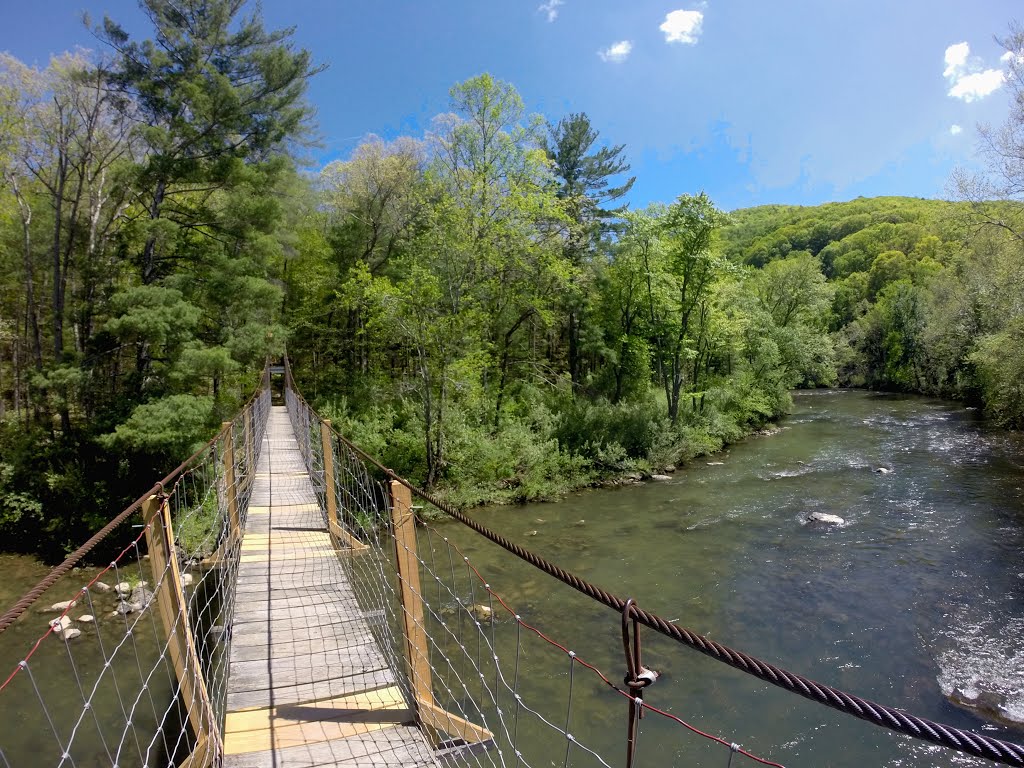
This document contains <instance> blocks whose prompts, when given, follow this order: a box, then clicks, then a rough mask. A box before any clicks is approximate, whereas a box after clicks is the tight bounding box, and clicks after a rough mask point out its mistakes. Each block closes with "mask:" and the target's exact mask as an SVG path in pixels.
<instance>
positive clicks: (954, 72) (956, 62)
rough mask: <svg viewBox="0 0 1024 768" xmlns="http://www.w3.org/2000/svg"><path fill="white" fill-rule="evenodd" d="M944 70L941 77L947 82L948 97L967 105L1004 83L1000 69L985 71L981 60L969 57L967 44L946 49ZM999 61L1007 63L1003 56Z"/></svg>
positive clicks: (1003, 75)
mask: <svg viewBox="0 0 1024 768" xmlns="http://www.w3.org/2000/svg"><path fill="white" fill-rule="evenodd" d="M943 60H944V61H945V62H946V69H945V70H943V72H942V75H943V77H945V78H946V79H947V80H949V91H948V93H949V95H950V96H952V97H953V98H954V99H960V100H961V101H966V102H968V103H970V102H972V101H976V100H977V99H983V98H985V97H986V96H988V95H989V94H990V93H992V92H993V91H996V90H998V89H999V87H1000V86H1002V84H1003V83H1004V82H1005V81H1006V74H1005V73H1004V72H1003V70H1001V69H985V68H984V64H983V63H982V61H981V59H980V58H978V57H977V56H974V57H973V58H972V57H971V47H970V46H969V45H968V44H967V43H954V44H953V45H951V46H949V47H948V48H946V55H945V57H944V58H943ZM1000 61H1008V59H1007V58H1006V56H1005V55H1004V56H1003V57H1002V58H1000Z"/></svg>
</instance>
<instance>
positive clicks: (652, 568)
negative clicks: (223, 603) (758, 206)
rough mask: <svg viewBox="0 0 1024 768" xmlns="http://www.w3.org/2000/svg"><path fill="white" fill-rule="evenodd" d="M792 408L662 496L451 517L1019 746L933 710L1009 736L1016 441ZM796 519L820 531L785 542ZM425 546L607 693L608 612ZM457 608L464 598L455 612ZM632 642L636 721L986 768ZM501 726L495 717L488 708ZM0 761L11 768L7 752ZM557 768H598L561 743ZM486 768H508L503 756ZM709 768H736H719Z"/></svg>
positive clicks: (803, 403) (7, 579)
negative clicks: (648, 674)
mask: <svg viewBox="0 0 1024 768" xmlns="http://www.w3.org/2000/svg"><path fill="white" fill-rule="evenodd" d="M794 401H795V408H794V412H793V414H792V415H791V416H790V417H789V418H787V419H785V420H784V421H783V422H781V424H780V427H781V431H779V432H778V433H777V434H775V435H772V436H766V437H755V438H751V439H749V440H747V441H745V442H743V443H741V444H739V445H735V446H733V447H731V448H730V449H729V450H728V451H726V452H724V453H723V454H721V455H718V456H714V457H708V458H706V459H701V460H698V461H696V462H694V463H693V464H692V465H691V466H689V467H686V468H684V469H681V470H680V471H678V472H676V473H675V474H673V475H672V477H671V479H669V480H664V481H652V482H648V483H645V484H643V485H639V486H632V487H624V488H619V489H611V490H596V491H585V492H581V493H577V494H573V495H571V496H570V497H568V498H567V499H565V500H563V501H561V502H558V503H554V504H535V505H526V506H517V507H497V508H485V509H480V510H476V511H475V512H474V515H475V516H476V517H477V519H479V520H481V521H482V522H483V523H485V524H486V525H488V526H490V527H492V528H493V529H495V530H497V531H499V532H501V533H503V534H505V535H507V536H509V537H510V538H512V539H514V540H516V541H518V542H520V543H523V544H525V545H527V546H529V547H530V548H531V549H533V550H535V551H537V552H538V553H540V554H542V555H544V556H545V557H547V558H549V559H551V560H553V561H554V562H556V563H558V564H559V565H561V566H563V567H565V568H567V569H569V570H571V571H573V572H575V573H577V574H579V575H581V576H583V577H585V578H587V579H589V580H591V581H593V582H594V583H596V584H598V585H599V586H601V587H604V588H606V589H608V590H610V591H612V592H614V593H616V594H618V595H620V596H624V597H625V596H630V597H633V598H634V599H635V600H636V601H637V602H638V604H639V605H640V606H642V607H643V608H646V609H648V610H651V611H654V612H656V613H658V614H660V615H662V616H664V617H666V618H669V619H672V620H676V621H677V622H678V623H679V624H681V625H683V626H686V627H688V628H690V629H692V630H694V631H696V632H699V633H702V634H704V635H707V636H710V637H711V638H712V639H714V640H717V641H719V642H721V643H724V644H726V645H730V646H732V647H734V648H737V649H740V650H743V651H746V652H747V653H750V654H752V655H755V656H757V657H759V658H761V659H763V660H765V661H768V662H770V663H773V664H776V665H779V666H782V667H784V668H787V669H789V670H792V671H794V672H798V673H800V674H803V675H805V676H807V677H811V678H813V679H815V680H817V681H820V682H822V683H826V684H829V685H833V686H836V687H839V688H842V689H844V690H847V691H849V692H851V693H854V694H857V695H859V696H862V697H865V698H868V699H872V700H874V701H878V702H880V703H883V704H887V705H890V706H895V707H901V708H904V709H906V710H908V711H909V712H912V713H913V714H916V715H919V716H922V717H927V718H930V719H934V720H938V721H940V722H945V723H949V724H952V725H955V726H958V727H962V728H971V729H975V730H980V731H983V732H985V733H987V734H989V735H991V736H994V737H997V738H1004V739H1008V740H1011V741H1017V742H1024V728H1021V727H1017V726H1012V725H1008V724H1005V723H1004V724H1000V723H997V722H996V721H995V720H993V719H991V718H987V717H982V716H980V715H979V714H977V713H976V712H973V711H971V710H968V709H965V708H963V707H959V706H955V705H954V704H952V703H950V702H949V701H948V696H949V695H950V694H952V693H953V692H954V691H959V692H960V694H961V695H962V696H964V697H968V698H970V697H976V696H978V695H979V694H981V693H983V692H984V693H985V694H986V696H987V699H988V700H989V703H990V704H991V706H992V707H993V708H994V709H1000V708H1001V709H1002V715H1003V717H1004V719H1007V720H1014V719H1017V720H1024V559H1022V557H1021V552H1022V550H1024V505H1022V500H1024V490H1022V488H1024V437H1022V436H1021V435H1018V434H1009V433H1005V432H1000V431H995V430H991V429H988V428H987V427H986V426H985V425H984V424H983V423H982V422H981V420H980V419H979V418H978V415H977V414H976V413H975V412H973V411H970V410H966V409H964V408H963V407H961V406H958V405H956V404H952V403H947V402H941V401H935V400H929V399H924V398H919V397H904V396H892V395H880V394H872V393H864V392H856V391H818V392H808V393H797V394H796V395H795V396H794ZM880 468H884V469H886V470H889V471H887V472H884V473H882V472H878V471H876V470H878V469H880ZM813 512H822V513H828V514H833V515H838V516H840V517H842V518H843V520H844V522H843V523H842V524H841V525H820V524H812V523H808V522H807V516H808V514H810V513H813ZM438 530H439V532H440V533H441V534H443V536H446V537H449V538H450V539H451V541H452V542H454V543H456V544H457V545H458V546H459V547H460V548H461V549H462V551H464V552H465V554H466V555H468V556H469V558H470V561H471V562H472V563H473V564H474V565H475V566H476V567H477V568H478V569H479V570H480V572H481V573H482V574H483V576H484V578H486V579H487V580H488V581H489V582H490V584H491V586H492V587H493V589H494V590H495V592H496V593H498V594H499V595H501V596H502V597H504V598H506V599H507V600H508V602H509V604H510V605H511V606H512V607H513V608H514V609H515V610H516V611H517V612H519V613H520V614H521V615H522V617H523V619H524V620H525V621H527V622H530V623H531V624H533V625H535V626H536V627H538V628H539V629H541V630H542V631H543V632H545V633H546V634H547V635H549V636H550V637H551V638H553V639H555V640H557V641H559V642H560V643H563V644H565V645H566V646H567V647H568V648H571V649H572V650H574V651H576V652H577V653H578V654H579V656H580V658H582V659H585V660H586V661H588V662H591V663H593V664H595V665H597V666H598V667H600V668H601V669H602V670H604V671H605V673H607V674H608V676H609V678H610V679H612V680H613V681H621V679H622V676H623V674H624V672H625V662H624V659H623V654H622V646H621V636H620V619H619V617H618V616H617V615H615V614H614V613H613V612H611V611H609V610H608V609H606V608H604V607H602V606H599V605H597V604H595V603H593V602H592V601H589V600H588V599H586V598H584V597H583V596H581V595H579V594H578V593H576V592H574V591H573V590H571V589H569V588H568V587H565V586H563V585H561V584H559V583H557V582H555V581H554V580H553V579H551V578H550V577H548V576H546V575H544V574H542V573H540V572H538V571H535V570H533V569H532V568H530V567H529V566H528V565H526V564H524V563H522V562H520V561H518V560H516V559H515V558H514V557H512V556H510V555H509V554H508V553H506V552H504V551H503V550H500V549H499V548H497V547H495V546H494V545H491V544H490V543H488V542H486V541H484V540H482V539H481V538H480V537H478V536H476V535H475V534H473V533H472V532H470V531H468V530H467V529H465V528H463V527H461V526H459V525H458V524H441V525H439V526H438ZM435 538H436V537H435ZM434 554H435V553H433V552H430V553H428V555H429V556H433V555H434ZM421 556H424V555H422V554H421ZM44 572H45V569H43V568H42V567H41V566H39V565H38V564H36V563H34V562H33V561H31V560H29V559H27V558H18V557H11V556H3V557H0V585H2V587H0V596H2V597H3V598H4V601H3V604H4V607H6V606H7V605H9V604H11V603H12V602H13V601H14V599H16V597H17V596H18V595H19V594H20V593H21V592H23V591H24V590H25V589H27V588H28V587H29V586H31V585H32V584H33V583H34V582H35V581H36V580H38V578H40V577H41V575H42V574H43V573H44ZM90 575H91V572H89V571H88V570H87V571H83V572H79V573H75V574H72V575H71V576H70V577H69V579H70V580H69V581H66V582H65V584H64V585H63V586H64V587H65V588H64V589H63V590H61V589H54V590H51V591H50V593H48V595H47V596H45V597H44V599H43V600H44V602H46V603H49V602H54V601H57V600H62V599H67V597H69V596H71V594H72V593H73V592H74V590H75V589H76V588H77V587H78V586H80V585H81V582H84V581H86V580H88V577H89V576H90ZM460 578H461V577H460ZM467 589H471V587H469V588H467ZM58 593H59V594H58ZM474 594H475V595H476V599H479V592H477V593H467V595H466V599H472V598H473V595H474ZM499 614H500V611H496V612H495V615H496V616H498V615H499ZM48 618H50V617H49V616H46V615H42V614H37V613H30V614H29V615H28V616H27V617H26V619H25V620H23V621H21V622H19V623H18V625H16V626H15V627H14V628H12V630H11V631H8V632H7V633H4V635H3V636H0V662H2V663H3V666H4V669H3V670H0V672H3V677H6V673H7V672H8V671H10V669H11V668H12V667H13V666H14V664H15V663H16V662H17V660H18V658H20V657H21V656H20V654H23V653H24V652H25V651H27V649H28V647H30V644H31V641H34V639H35V638H36V637H38V634H39V633H40V632H42V631H43V630H44V629H45V626H46V621H47V619H48ZM491 632H492V638H493V639H494V642H495V647H496V650H497V652H498V653H499V654H500V655H502V657H503V659H504V660H505V661H506V662H508V661H510V660H511V658H512V655H513V654H516V653H518V655H519V656H520V657H521V658H520V661H521V674H520V682H519V690H520V692H521V693H522V696H523V701H524V702H526V704H528V705H532V706H534V707H537V708H538V709H539V710H544V711H547V712H548V713H549V714H550V715H551V717H553V718H554V717H555V715H556V714H557V722H556V725H558V726H559V728H561V727H562V726H564V725H565V722H566V721H568V723H569V729H570V730H571V731H573V733H574V735H575V736H577V737H578V739H579V743H582V744H586V745H587V746H588V747H589V748H591V749H594V750H595V751H596V752H598V753H599V754H600V755H602V757H603V758H604V760H605V761H607V763H608V764H610V765H613V766H614V765H621V764H623V757H624V752H625V732H626V707H627V704H626V702H625V701H624V700H623V699H621V698H620V697H618V696H617V694H614V693H613V692H611V691H609V689H608V688H607V687H606V686H605V685H604V684H603V683H601V682H600V681H599V680H596V679H595V678H594V677H593V675H590V674H589V673H586V670H584V669H583V668H581V667H579V666H578V665H577V666H576V667H575V668H574V670H573V672H572V676H570V669H569V665H568V664H567V663H566V661H567V660H566V657H564V656H560V655H559V653H558V652H557V651H556V650H555V649H553V647H551V646H549V645H547V644H546V643H543V642H541V641H539V640H538V639H536V638H532V639H531V638H526V639H523V638H521V637H520V636H519V631H518V628H517V626H516V624H515V623H514V622H512V621H508V620H507V619H506V620H502V619H500V618H499V620H498V621H496V622H495V623H494V624H493V625H492V626H491ZM642 632H643V638H644V660H645V663H646V664H647V665H648V666H650V667H654V668H657V669H658V670H660V671H661V672H662V678H661V679H660V680H659V681H658V682H657V683H656V684H655V685H654V686H653V687H651V688H650V689H648V691H647V692H646V699H647V700H648V701H650V702H651V703H652V704H654V705H655V706H658V707H660V708H663V709H666V710H668V711H670V712H671V713H672V714H674V715H676V716H678V717H680V718H682V719H684V720H686V721H687V722H689V723H691V724H693V725H694V726H696V727H698V728H701V729H703V730H705V731H708V732H710V733H713V734H716V735H718V736H720V737H722V738H723V739H725V740H726V741H727V742H737V743H740V744H742V745H743V746H744V748H746V749H749V750H750V751H752V752H754V753H755V754H758V755H761V756H763V757H766V758H769V759H771V760H774V761H777V762H780V763H783V764H784V765H786V766H788V768H797V767H798V766H808V767H810V766H850V767H851V768H852V767H853V766H858V767H859V766H869V765H870V766H891V767H893V768H895V767H896V766H931V765H936V766H969V765H990V763H988V762H986V761H981V760H975V759H973V758H968V757H964V756H959V755H955V754H953V753H950V752H949V751H947V750H943V749H940V748H937V747H932V746H930V745H928V744H924V743H921V742H915V741H912V740H910V739H908V738H906V737H902V736H897V735H895V734H892V733H890V732H888V731H884V730H882V729H879V728H876V727H873V726H870V725H867V724H866V723H863V722H861V721H859V720H856V719H854V718H851V717H848V716H844V715H841V714H838V713H834V712H832V711H830V710H827V709H825V708H823V707H821V706H818V705H816V704H814V703H812V702H809V701H807V700H805V699H802V698H800V697H798V696H795V695H792V694H788V693H785V692H782V691H780V690H778V689H776V688H774V687H772V686H770V685H767V684H765V683H762V682H760V681H758V680H756V679H754V678H751V677H748V676H746V675H743V674H741V673H739V672H736V671H734V670H731V669H729V668H727V667H725V666H724V665H722V664H719V663H717V662H714V661H712V660H710V659H707V658H706V657H703V656H701V655H700V654H698V653H696V652H694V651H691V650H689V649H686V648H684V647H682V646H679V645H677V644H674V643H672V642H670V641H668V640H664V639H660V638H658V637H657V636H656V635H655V634H654V633H653V632H651V631H649V630H642ZM48 640H51V639H48ZM453 642H454V636H453ZM55 648H56V646H55ZM53 653H55V654H57V653H59V651H58V650H54V651H53ZM506 668H507V667H506ZM45 673H46V670H45V665H43V669H42V670H41V672H40V674H45ZM570 684H571V685H573V686H574V687H573V697H572V701H573V703H572V710H571V711H570V712H566V711H565V703H566V694H567V691H568V686H569V685H570ZM496 687H497V686H496ZM501 706H502V707H503V708H504V710H505V712H506V714H508V713H509V712H510V711H511V709H512V704H511V700H510V699H509V698H508V697H506V698H505V700H504V701H503V702H501ZM545 708H546V709H545ZM492 716H493V713H492ZM491 722H494V720H493V719H492V720H491ZM520 723H521V726H520V727H521V730H520V731H519V733H518V742H519V744H520V745H521V747H522V749H523V751H524V755H525V756H526V757H527V758H528V763H529V764H530V765H533V766H548V765H554V766H561V765H563V763H564V762H565V760H564V755H565V753H566V740H565V738H564V737H563V736H561V735H560V734H559V733H558V732H557V731H556V730H555V729H552V728H549V727H547V726H543V725H540V724H539V722H537V721H536V718H533V720H531V718H530V717H528V716H527V715H525V714H523V715H522V716H521V718H520ZM531 723H532V724H531ZM15 727H16V726H14V724H13V723H12V728H11V731H14V730H15ZM2 730H3V729H2V728H0V731H2ZM640 730H641V733H640V739H639V743H638V748H637V763H636V764H637V765H649V766H655V765H711V766H726V764H727V761H728V758H729V754H728V750H727V749H725V748H723V747H721V746H719V745H714V744H711V743H710V742H707V741H706V740H704V739H703V738H701V737H699V736H696V735H693V734H692V733H690V732H689V731H686V730H685V729H684V728H683V727H682V726H680V725H678V724H677V723H675V722H672V721H668V720H666V719H664V718H662V717H659V716H656V715H654V714H648V715H647V716H646V717H645V718H644V719H643V720H642V721H641V729H640ZM22 735H23V736H27V734H22ZM15 736H16V734H15V733H13V732H12V733H8V734H7V737H15ZM15 740H17V739H15ZM8 757H9V758H13V760H12V761H11V765H31V764H35V762H34V761H33V759H32V756H31V755H28V754H25V755H17V754H15V755H8ZM567 763H568V764H569V765H574V766H589V765H594V766H597V765H601V764H602V763H601V762H600V761H599V760H598V759H596V758H595V757H593V756H592V755H591V754H589V753H588V752H586V751H585V750H584V749H582V748H581V747H579V746H575V747H573V748H572V749H571V750H570V752H569V758H568V761H567ZM482 764H483V765H489V764H491V761H490V760H488V759H484V760H483V763H482ZM498 764H500V763H498ZM505 764H507V765H513V764H516V760H515V757H514V754H512V753H510V752H509V751H506V752H505ZM733 765H734V766H747V765H753V763H751V762H750V761H748V760H746V759H745V758H742V757H741V756H736V757H735V759H734V761H733Z"/></svg>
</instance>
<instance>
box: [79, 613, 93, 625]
mask: <svg viewBox="0 0 1024 768" xmlns="http://www.w3.org/2000/svg"><path fill="white" fill-rule="evenodd" d="M94 621H96V617H95V616H93V615H92V614H91V613H83V614H82V615H81V616H79V617H78V622H79V623H80V624H92V623H93V622H94Z"/></svg>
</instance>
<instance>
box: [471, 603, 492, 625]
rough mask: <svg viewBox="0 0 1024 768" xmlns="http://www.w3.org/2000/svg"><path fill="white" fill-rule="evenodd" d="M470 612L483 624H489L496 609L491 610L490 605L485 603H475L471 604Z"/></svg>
mask: <svg viewBox="0 0 1024 768" xmlns="http://www.w3.org/2000/svg"><path fill="white" fill-rule="evenodd" d="M469 613H470V615H471V616H472V617H473V618H474V619H476V620H477V621H479V622H480V623H481V624H489V623H490V622H491V619H493V618H494V611H492V610H491V608H490V606H487V605H484V604H483V603H474V604H473V605H471V606H470V607H469Z"/></svg>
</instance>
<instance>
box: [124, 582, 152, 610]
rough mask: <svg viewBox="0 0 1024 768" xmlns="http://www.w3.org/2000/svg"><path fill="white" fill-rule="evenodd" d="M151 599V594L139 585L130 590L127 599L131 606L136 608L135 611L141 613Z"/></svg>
mask: <svg viewBox="0 0 1024 768" xmlns="http://www.w3.org/2000/svg"><path fill="white" fill-rule="evenodd" d="M152 599H153V593H152V592H151V591H150V590H148V589H146V587H145V586H143V585H142V584H140V585H139V586H137V587H136V588H135V589H133V590H132V594H131V597H129V598H128V602H130V603H131V604H132V605H133V606H138V607H137V608H136V609H135V610H137V611H141V610H142V609H143V608H145V607H146V606H148V605H149V602H150V601H151V600H152Z"/></svg>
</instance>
